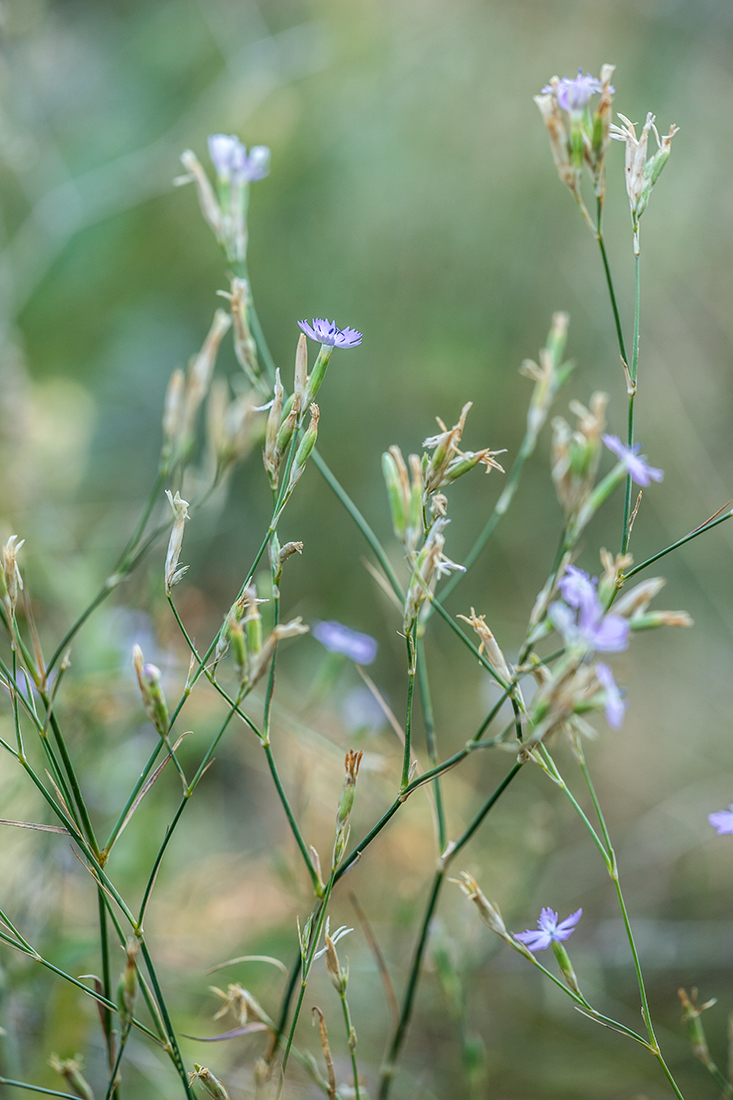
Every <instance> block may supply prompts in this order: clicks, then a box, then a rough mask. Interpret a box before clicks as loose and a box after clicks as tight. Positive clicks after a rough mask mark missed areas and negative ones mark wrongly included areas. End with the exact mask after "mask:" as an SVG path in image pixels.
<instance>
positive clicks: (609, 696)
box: [596, 661, 626, 730]
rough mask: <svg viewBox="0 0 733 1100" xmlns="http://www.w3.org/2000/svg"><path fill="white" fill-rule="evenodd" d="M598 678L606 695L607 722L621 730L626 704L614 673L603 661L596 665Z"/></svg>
mask: <svg viewBox="0 0 733 1100" xmlns="http://www.w3.org/2000/svg"><path fill="white" fill-rule="evenodd" d="M596 677H597V679H598V683H599V684H600V685H601V687H602V688H603V690H604V691H605V693H606V721H607V722H608V724H609V726H612V727H613V728H614V729H615V730H617V729H620V728H621V726H622V725H623V721H624V711H625V710H626V704H625V703H624V701H623V699H622V698H621V692H620V691H619V689H618V685H617V684H616V681H615V680H614V678H613V673H612V672H611V670H610V668H609V667H608V665H604V663H603V662H602V661H599V662H598V663H597V665H596Z"/></svg>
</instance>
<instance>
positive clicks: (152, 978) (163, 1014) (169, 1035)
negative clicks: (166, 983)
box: [140, 938, 195, 1100]
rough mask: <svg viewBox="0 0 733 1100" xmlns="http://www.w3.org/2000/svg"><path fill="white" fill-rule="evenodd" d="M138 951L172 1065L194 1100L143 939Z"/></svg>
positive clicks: (166, 1008)
mask: <svg viewBox="0 0 733 1100" xmlns="http://www.w3.org/2000/svg"><path fill="white" fill-rule="evenodd" d="M140 951H141V953H142V956H143V958H144V959H145V966H146V968H147V971H148V974H149V976H150V983H151V985H152V987H153V991H154V993H155V1000H156V1002H157V1004H158V1008H159V1009H160V1014H161V1017H162V1019H163V1023H164V1025H165V1029H166V1035H167V1039H168V1043H169V1046H170V1054H171V1058H172V1059H173V1063H174V1065H175V1067H176V1069H177V1070H178V1075H179V1077H180V1078H181V1081H182V1082H183V1088H184V1090H185V1092H186V1097H187V1098H188V1100H195V1097H194V1095H193V1092H192V1091H191V1086H190V1084H189V1081H188V1074H187V1073H186V1067H185V1066H184V1064H183V1058H182V1057H181V1051H180V1049H179V1046H178V1040H177V1039H176V1033H175V1031H174V1030H173V1024H172V1023H171V1019H170V1016H169V1015H168V1007H167V1005H166V1003H165V998H164V997H163V991H162V990H161V988H160V983H159V982H158V976H157V974H156V973H155V967H154V966H153V960H152V959H151V957H150V952H149V951H148V946H147V944H146V943H145V940H144V939H143V938H141V939H140Z"/></svg>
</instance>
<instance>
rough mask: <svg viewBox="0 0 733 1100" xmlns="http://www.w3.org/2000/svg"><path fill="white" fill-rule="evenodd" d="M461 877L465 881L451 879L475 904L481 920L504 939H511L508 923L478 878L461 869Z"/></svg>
mask: <svg viewBox="0 0 733 1100" xmlns="http://www.w3.org/2000/svg"><path fill="white" fill-rule="evenodd" d="M461 878H462V879H463V882H461V881H459V879H456V878H452V879H451V880H450V881H451V882H454V883H455V884H456V886H458V887H459V889H461V890H462V891H463V893H464V894H465V895H466V897H467V898H468V900H469V901H472V902H473V903H474V904H475V906H476V908H477V909H478V912H479V916H480V917H481V920H482V921H483V922H484V924H487V925H488V926H489V928H490V929H491V931H492V932H496V934H497V935H498V936H501V937H502V938H504V939H507V938H509V939H511V937H510V936H509V933H508V932H507V930H506V925H505V924H504V921H503V919H502V916H501V913H500V912H499V908H498V906H496V905H492V904H491V902H490V901H489V900H488V899H487V898H486V896H485V895H484V893H483V891H482V890H481V887H480V886H479V884H478V883H477V882H476V879H475V878H474V877H473V876H472V875H469V874H468V872H467V871H461Z"/></svg>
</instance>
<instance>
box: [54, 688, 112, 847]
mask: <svg viewBox="0 0 733 1100" xmlns="http://www.w3.org/2000/svg"><path fill="white" fill-rule="evenodd" d="M41 699H42V700H43V703H44V706H45V707H46V708H47V709H48V710H50V703H49V698H48V694H47V693H46V692H45V691H44V692H42V693H41ZM51 729H52V731H53V736H54V740H55V741H56V746H57V748H58V750H59V753H60V754H61V760H62V762H63V765H64V771H65V772H66V776H67V779H68V781H69V784H70V786H71V791H72V793H73V797H74V802H75V803H76V808H77V810H78V811H79V817H80V819H81V825H82V828H83V830H84V835H85V836H86V838H87V840H88V842H89V846H90V848H91V849H92V851H93V852H94V855H95V858H98V857H99V845H98V844H97V840H96V837H95V835H94V829H93V827H92V822H91V819H90V817H89V811H88V810H87V807H86V803H85V802H84V796H83V795H82V793H81V787H80V786H79V780H78V779H77V777H76V772H75V771H74V765H73V764H72V763H71V757H70V756H69V751H68V749H67V747H66V742H65V741H64V735H63V734H62V732H61V727H60V726H59V723H58V719H57V718H56V715H55V714H54V713H53V711H51Z"/></svg>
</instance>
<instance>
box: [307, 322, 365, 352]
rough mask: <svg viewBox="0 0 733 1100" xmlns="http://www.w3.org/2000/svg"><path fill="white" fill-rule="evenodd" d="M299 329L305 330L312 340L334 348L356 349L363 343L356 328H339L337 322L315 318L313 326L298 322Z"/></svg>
mask: <svg viewBox="0 0 733 1100" xmlns="http://www.w3.org/2000/svg"><path fill="white" fill-rule="evenodd" d="M298 327H299V328H300V329H302V330H303V332H304V333H305V334H306V336H310V338H311V340H316V341H317V342H318V343H320V344H326V345H327V346H328V347H332V348H355V347H357V346H358V345H359V344H360V343H361V333H360V332H358V331H357V330H356V329H355V328H349V327H348V326H347V327H346V328H343V329H341V328H338V326H337V325H336V322H335V321H328V320H326V319H325V318H323V317H314V318H313V324H312V325H309V324H308V322H307V321H298Z"/></svg>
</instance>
